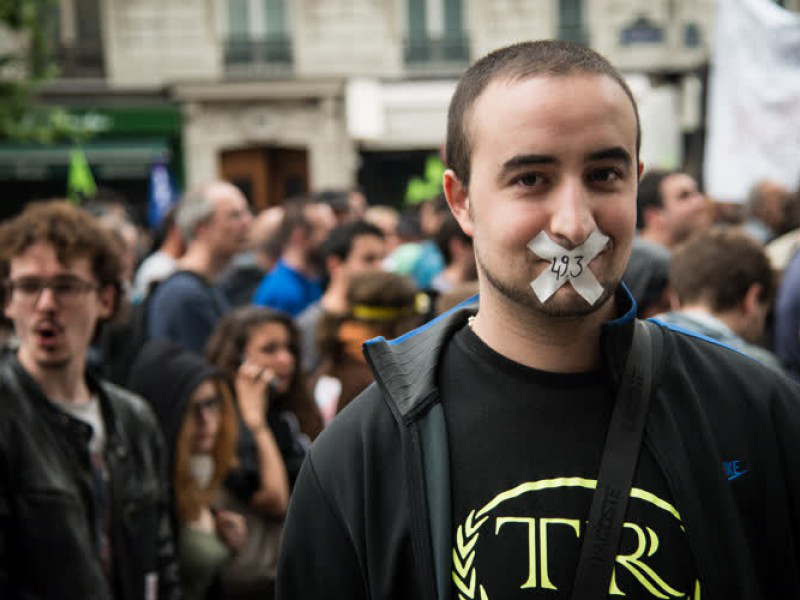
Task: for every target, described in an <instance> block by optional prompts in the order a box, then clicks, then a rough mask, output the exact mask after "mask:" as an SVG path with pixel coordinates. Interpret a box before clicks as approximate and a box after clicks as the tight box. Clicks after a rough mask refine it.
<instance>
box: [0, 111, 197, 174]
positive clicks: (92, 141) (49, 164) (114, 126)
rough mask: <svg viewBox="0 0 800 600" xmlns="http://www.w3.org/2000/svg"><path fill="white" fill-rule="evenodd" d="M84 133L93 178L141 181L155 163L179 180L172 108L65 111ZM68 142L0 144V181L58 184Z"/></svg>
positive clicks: (177, 121)
mask: <svg viewBox="0 0 800 600" xmlns="http://www.w3.org/2000/svg"><path fill="white" fill-rule="evenodd" d="M69 118H70V119H71V120H72V119H74V123H73V124H74V125H75V126H76V129H79V130H82V131H85V132H86V134H87V138H88V139H87V141H85V142H82V143H81V146H82V148H83V149H84V150H85V152H86V157H87V160H88V161H89V165H90V167H91V169H92V172H93V173H94V175H95V177H97V178H99V179H109V180H115V179H117V180H118V179H126V180H131V179H146V178H147V177H148V175H149V170H150V165H151V164H152V163H153V161H155V160H165V161H167V163H168V164H169V165H170V168H171V170H172V173H173V175H175V176H177V177H178V179H181V174H182V173H181V172H182V159H181V156H180V136H181V114H180V110H179V108H178V107H177V106H171V105H163V106H153V107H149V106H148V107H103V108H87V109H76V110H71V111H70V112H69ZM73 147H74V144H71V143H59V144H51V145H37V144H0V180H21V181H25V180H27V181H36V180H38V181H42V180H49V179H63V178H65V177H66V173H67V170H68V167H69V157H70V151H71V150H72V148H73Z"/></svg>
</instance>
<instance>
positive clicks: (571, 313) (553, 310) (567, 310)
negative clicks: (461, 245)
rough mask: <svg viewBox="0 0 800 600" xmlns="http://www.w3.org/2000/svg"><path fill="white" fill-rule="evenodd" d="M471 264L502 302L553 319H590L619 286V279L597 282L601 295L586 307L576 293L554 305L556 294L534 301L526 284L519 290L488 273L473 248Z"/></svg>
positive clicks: (519, 287) (567, 284)
mask: <svg viewBox="0 0 800 600" xmlns="http://www.w3.org/2000/svg"><path fill="white" fill-rule="evenodd" d="M475 261H476V263H477V265H478V272H479V273H480V275H481V276H482V277H484V278H485V279H486V282H487V283H488V284H489V285H490V286H491V287H492V288H494V289H495V290H497V291H498V292H499V293H500V295H501V296H503V297H504V298H505V299H506V300H509V301H510V302H511V303H513V304H516V305H518V306H520V307H522V308H523V309H524V310H527V311H532V312H534V313H537V314H540V315H543V316H546V317H551V318H555V319H574V318H580V317H585V316H588V315H591V314H592V313H594V312H595V311H597V310H599V309H600V308H601V307H603V306H605V304H606V302H607V301H608V299H609V298H611V297H612V296H613V295H614V291H615V290H616V289H617V286H618V285H619V282H620V279H611V280H598V281H599V282H600V285H601V286H602V288H603V293H602V294H601V295H600V297H599V298H598V299H597V302H595V303H594V304H589V303H588V302H586V300H584V299H583V297H582V296H580V295H578V294H577V293H576V294H573V297H572V298H571V299H570V300H567V301H556V297H555V296H556V295H557V294H558V292H556V294H554V295H553V296H551V297H550V298H548V299H547V301H546V302H542V301H541V300H539V298H537V297H536V294H535V293H534V291H533V288H531V286H530V283H526V284H524V285H522V286H518V285H514V284H512V283H509V282H506V281H503V280H502V279H501V278H500V277H498V276H497V275H496V274H495V273H493V272H492V271H491V269H489V268H487V266H486V263H485V262H484V261H483V259H482V258H481V253H480V252H479V251H478V249H477V248H475ZM525 264H526V265H529V264H530V263H529V262H527V261H526V263H525ZM564 285H565V286H571V285H572V284H571V283H569V282H567V283H565V284H564Z"/></svg>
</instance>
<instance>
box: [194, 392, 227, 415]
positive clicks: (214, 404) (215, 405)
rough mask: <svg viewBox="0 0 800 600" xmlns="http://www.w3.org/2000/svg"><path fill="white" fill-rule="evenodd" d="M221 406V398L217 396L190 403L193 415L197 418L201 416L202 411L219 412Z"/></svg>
mask: <svg viewBox="0 0 800 600" xmlns="http://www.w3.org/2000/svg"><path fill="white" fill-rule="evenodd" d="M221 408H222V398H221V397H219V396H215V397H213V398H205V399H203V400H198V401H196V402H193V403H192V411H193V412H194V416H195V417H197V418H198V419H199V418H201V417H202V416H203V413H204V412H210V413H212V414H217V413H219V411H220V409H221Z"/></svg>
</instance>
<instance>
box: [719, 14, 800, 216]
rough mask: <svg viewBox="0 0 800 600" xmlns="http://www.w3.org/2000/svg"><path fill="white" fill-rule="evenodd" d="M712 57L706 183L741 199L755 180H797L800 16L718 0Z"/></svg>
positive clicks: (722, 196)
mask: <svg viewBox="0 0 800 600" xmlns="http://www.w3.org/2000/svg"><path fill="white" fill-rule="evenodd" d="M717 11H718V12H717V33H716V40H715V48H714V53H713V57H712V61H711V72H710V79H709V97H708V118H707V123H708V136H707V138H706V148H705V165H704V171H705V189H706V192H707V193H708V194H710V195H711V196H712V197H713V198H714V199H716V200H720V201H726V202H742V201H744V200H745V199H746V197H747V193H748V191H749V190H750V188H751V187H752V185H753V184H755V183H757V182H758V181H760V180H761V179H772V180H774V181H777V182H779V183H782V184H783V185H785V186H786V187H788V188H789V189H791V190H796V189H797V188H798V186H799V185H800V14H798V13H793V12H791V11H788V10H786V9H784V8H781V7H780V6H778V5H777V4H775V3H774V2H771V1H770V0H720V1H719V2H718V3H717Z"/></svg>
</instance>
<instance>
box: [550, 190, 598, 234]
mask: <svg viewBox="0 0 800 600" xmlns="http://www.w3.org/2000/svg"><path fill="white" fill-rule="evenodd" d="M596 227H597V223H596V222H595V220H594V215H593V214H592V210H591V206H590V204H589V197H588V195H587V194H586V191H585V190H584V188H583V185H582V183H581V182H578V181H571V180H567V181H563V182H562V183H561V185H560V186H559V187H558V188H557V189H556V190H554V197H553V198H552V210H551V215H550V226H549V229H548V233H549V235H550V237H551V238H552V239H553V241H555V242H557V243H559V244H561V245H562V246H564V247H565V248H568V249H571V248H574V247H575V246H579V245H580V244H582V243H583V242H585V241H586V238H588V237H589V234H591V233H592V231H594V230H595V228H596Z"/></svg>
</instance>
